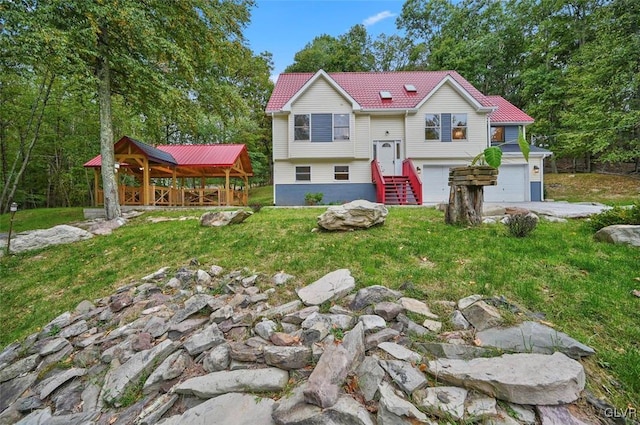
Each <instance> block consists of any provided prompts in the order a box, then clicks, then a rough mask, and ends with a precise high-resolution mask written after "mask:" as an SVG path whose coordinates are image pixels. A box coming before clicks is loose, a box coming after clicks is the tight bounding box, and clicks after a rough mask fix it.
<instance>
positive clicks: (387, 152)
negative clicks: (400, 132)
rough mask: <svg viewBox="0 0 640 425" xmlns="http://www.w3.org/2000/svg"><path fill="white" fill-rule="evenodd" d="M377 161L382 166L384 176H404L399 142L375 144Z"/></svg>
mask: <svg viewBox="0 0 640 425" xmlns="http://www.w3.org/2000/svg"><path fill="white" fill-rule="evenodd" d="M374 143H375V145H374V148H375V159H377V160H378V164H380V169H381V170H382V175H383V176H399V175H402V161H401V159H400V141H399V140H378V141H376V142H374Z"/></svg>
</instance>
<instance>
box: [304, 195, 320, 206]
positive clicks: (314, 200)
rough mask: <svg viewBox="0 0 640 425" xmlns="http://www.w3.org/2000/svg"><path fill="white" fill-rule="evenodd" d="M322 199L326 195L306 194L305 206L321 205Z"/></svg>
mask: <svg viewBox="0 0 640 425" xmlns="http://www.w3.org/2000/svg"><path fill="white" fill-rule="evenodd" d="M322 198H324V194H323V193H321V192H318V193H306V194H305V195H304V203H305V205H319V204H321V203H322Z"/></svg>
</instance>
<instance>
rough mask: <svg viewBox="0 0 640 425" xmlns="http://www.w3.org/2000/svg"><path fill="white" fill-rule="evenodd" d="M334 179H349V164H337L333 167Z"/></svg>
mask: <svg viewBox="0 0 640 425" xmlns="http://www.w3.org/2000/svg"><path fill="white" fill-rule="evenodd" d="M333 179H334V180H340V181H345V180H349V166H348V165H335V166H334V167H333Z"/></svg>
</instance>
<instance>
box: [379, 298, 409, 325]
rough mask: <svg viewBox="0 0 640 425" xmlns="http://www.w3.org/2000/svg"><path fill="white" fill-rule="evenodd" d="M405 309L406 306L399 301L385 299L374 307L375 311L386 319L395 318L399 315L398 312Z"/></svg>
mask: <svg viewBox="0 0 640 425" xmlns="http://www.w3.org/2000/svg"><path fill="white" fill-rule="evenodd" d="M403 311H404V307H402V306H401V305H400V304H398V303H393V302H388V301H383V302H380V303H377V304H376V305H375V306H374V307H373V312H374V313H375V314H377V315H378V316H380V317H382V318H383V319H384V320H393V319H395V318H396V316H398V314H400V313H402V312H403Z"/></svg>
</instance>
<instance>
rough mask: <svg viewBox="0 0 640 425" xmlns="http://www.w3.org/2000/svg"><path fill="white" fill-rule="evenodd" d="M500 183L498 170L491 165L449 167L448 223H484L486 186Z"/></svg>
mask: <svg viewBox="0 0 640 425" xmlns="http://www.w3.org/2000/svg"><path fill="white" fill-rule="evenodd" d="M496 184H498V170H497V169H495V168H493V167H489V166H475V167H455V168H451V169H449V186H451V190H450V192H449V204H448V205H447V209H446V210H445V215H444V221H445V223H447V224H456V225H464V226H477V225H479V224H481V223H482V201H483V197H484V186H494V185H496Z"/></svg>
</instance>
